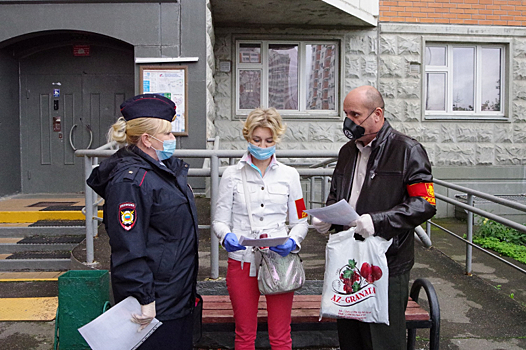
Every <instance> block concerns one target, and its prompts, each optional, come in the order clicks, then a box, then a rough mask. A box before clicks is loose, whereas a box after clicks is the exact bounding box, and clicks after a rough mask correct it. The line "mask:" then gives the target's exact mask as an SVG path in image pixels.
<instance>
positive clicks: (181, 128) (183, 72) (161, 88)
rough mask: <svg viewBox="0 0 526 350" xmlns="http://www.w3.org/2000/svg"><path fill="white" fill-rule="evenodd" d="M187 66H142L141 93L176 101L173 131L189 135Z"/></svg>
mask: <svg viewBox="0 0 526 350" xmlns="http://www.w3.org/2000/svg"><path fill="white" fill-rule="evenodd" d="M187 71H188V67H187V66H141V72H140V78H141V81H140V87H141V93H143V94H148V93H152V94H153V93H155V94H159V95H163V96H164V97H166V98H169V99H170V100H172V101H173V102H174V103H175V106H176V112H175V116H176V118H175V120H174V121H173V122H172V132H173V134H174V135H177V136H188V114H187V113H186V106H187V100H188V79H187Z"/></svg>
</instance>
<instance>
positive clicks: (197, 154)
mask: <svg viewBox="0 0 526 350" xmlns="http://www.w3.org/2000/svg"><path fill="white" fill-rule="evenodd" d="M218 140H219V139H218V138H216V139H215V140H209V141H212V142H213V141H215V142H214V148H213V149H212V150H210V149H201V150H176V151H175V153H174V156H175V157H178V158H203V159H206V158H208V159H210V167H209V168H208V167H203V168H191V169H189V172H188V176H189V177H210V201H211V203H215V202H216V199H217V196H218V189H219V180H220V176H221V174H222V173H223V171H224V169H225V167H221V166H220V159H225V158H226V159H228V164H233V163H234V160H235V159H237V158H241V157H242V155H243V154H244V153H245V151H244V150H220V149H218V148H219V142H218ZM113 147H115V144H107V145H104V146H102V147H99V148H97V149H94V150H78V151H76V152H75V154H76V155H77V156H78V157H84V166H85V178H86V179H87V178H88V177H89V175H90V174H91V171H92V169H93V168H94V167H95V166H97V165H98V158H99V157H109V156H111V155H112V154H113V153H114V152H115V151H116V149H112V148H113ZM276 155H277V156H278V157H279V158H280V159H284V158H309V159H313V158H325V159H327V160H326V161H323V162H321V163H318V164H315V165H311V166H310V167H299V168H296V169H297V170H298V172H299V174H300V176H302V177H304V178H305V177H308V178H309V181H310V205H309V207H311V206H312V204H321V205H323V203H324V199H325V198H327V194H328V182H329V178H330V177H331V176H332V173H333V170H334V169H333V168H330V167H328V165H329V164H331V163H333V162H334V161H335V159H337V157H338V150H334V151H329V150H278V151H277V152H276ZM292 165H293V164H292ZM320 178H321V190H320V200H319V201H315V200H314V197H315V190H314V188H315V181H316V179H320ZM434 183H435V185H439V186H443V187H445V188H447V189H452V190H455V191H459V192H462V193H466V194H467V198H468V199H467V204H465V203H462V202H460V201H457V200H455V199H452V198H449V197H447V196H443V195H441V194H438V193H436V191H435V196H436V199H438V200H442V201H444V202H446V203H448V204H452V205H455V206H458V207H460V208H463V209H465V210H466V211H467V212H468V216H467V239H464V238H462V237H460V236H459V235H457V234H455V233H454V232H451V231H449V230H447V229H446V228H444V227H441V226H439V225H437V224H436V223H434V222H432V221H431V220H429V221H428V222H427V224H426V230H425V231H424V230H423V229H422V228H421V227H420V226H419V227H417V228H415V233H416V234H417V236H418V237H419V238H420V240H421V241H422V243H423V244H424V245H425V246H427V247H429V246H430V245H431V240H430V237H431V226H435V227H438V228H439V229H442V230H443V231H445V232H447V233H449V234H451V235H453V236H454V237H456V238H458V239H459V240H461V241H463V242H464V243H465V244H466V273H467V274H471V271H472V268H471V266H472V259H473V255H472V247H475V248H476V249H480V250H481V251H483V252H485V253H487V254H489V255H491V256H493V257H494V258H496V259H498V260H500V261H503V262H504V263H506V264H508V265H511V266H512V267H514V268H516V269H518V270H519V271H521V272H523V273H526V271H525V270H524V269H522V268H520V267H519V266H516V265H514V264H512V263H510V262H508V261H507V260H504V259H502V258H501V257H499V256H497V255H496V254H493V253H492V252H490V251H487V250H485V249H483V248H481V247H479V246H477V245H475V244H474V243H473V224H474V217H473V214H477V215H480V216H483V217H485V218H488V219H491V220H494V221H496V222H499V223H501V224H504V225H506V226H509V227H512V228H514V229H516V230H519V231H521V232H526V226H524V225H521V224H518V223H516V222H514V221H511V220H508V219H506V218H503V217H500V216H498V215H495V214H492V213H489V212H487V211H484V210H482V209H479V208H476V207H474V203H473V197H474V196H477V197H480V198H484V199H487V200H489V201H492V202H494V203H497V204H499V205H504V206H506V207H510V208H513V209H517V210H520V211H524V212H526V205H523V204H520V203H517V202H514V201H510V200H507V199H504V198H499V197H496V196H493V195H490V194H486V193H483V192H479V191H475V190H472V189H470V188H467V187H462V186H458V185H455V184H452V183H448V182H445V181H441V180H438V179H434ZM85 197H86V209H85V215H86V264H87V265H90V264H93V263H94V247H93V238H94V237H95V236H96V235H97V232H98V222H99V221H101V220H102V219H101V218H99V217H98V215H97V208H98V204H99V203H100V200H99V199H98V196H97V194H96V193H95V192H94V191H93V190H92V189H91V188H90V187H89V186H87V185H86V186H85ZM210 214H211V222H212V218H213V217H214V214H215V208H214V206H213V205H212V206H211V213H210ZM209 228H210V225H199V229H209ZM210 237H211V245H210V246H211V248H210V267H211V273H210V277H211V278H212V279H216V278H218V277H219V242H218V239H217V237H216V235H215V234H214V233H213V232H212V231H210Z"/></svg>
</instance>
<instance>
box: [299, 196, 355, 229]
mask: <svg viewBox="0 0 526 350" xmlns="http://www.w3.org/2000/svg"><path fill="white" fill-rule="evenodd" d="M305 212H306V213H307V214H309V215H312V216H314V217H316V218H318V219H320V220H321V221H324V222H328V223H331V224H336V225H347V226H349V225H350V223H351V222H353V221H355V220H358V218H359V217H360V215H358V213H357V212H356V210H354V208H353V207H351V205H350V204H349V202H347V201H346V200H345V199H342V200H341V201H339V202H338V203H334V204H331V205H329V206H326V207H323V208H315V209H309V210H305Z"/></svg>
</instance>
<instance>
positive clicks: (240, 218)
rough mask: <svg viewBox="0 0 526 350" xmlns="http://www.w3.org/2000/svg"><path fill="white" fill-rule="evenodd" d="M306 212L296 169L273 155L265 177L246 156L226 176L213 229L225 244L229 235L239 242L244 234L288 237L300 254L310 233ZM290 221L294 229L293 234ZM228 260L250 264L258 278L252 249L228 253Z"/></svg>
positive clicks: (249, 235) (223, 177) (217, 204)
mask: <svg viewBox="0 0 526 350" xmlns="http://www.w3.org/2000/svg"><path fill="white" fill-rule="evenodd" d="M242 171H246V178H247V190H248V191H249V195H248V198H249V201H250V203H248V204H249V205H250V206H251V210H252V219H253V223H254V226H255V227H253V228H252V229H253V230H254V232H251V227H250V222H249V219H248V211H247V206H246V204H245V190H244V187H243V180H242V176H241V172H242ZM304 209H305V203H304V201H303V192H302V189H301V183H300V176H299V174H298V171H297V170H296V169H294V168H292V167H290V166H287V165H285V164H283V163H280V162H278V161H277V160H276V156H275V155H273V156H272V160H271V163H270V165H269V167H268V169H267V170H266V172H265V176H261V173H260V171H259V169H257V168H256V167H255V166H254V165H253V164H252V162H251V158H250V156H249V155H248V153H246V154H245V155H244V156H243V158H242V159H241V160H240V161H239V163H237V164H235V165H231V166H229V167H228V168H227V169H226V170H225V171H224V173H223V176H222V178H221V183H220V185H219V195H218V200H217V203H216V211H215V217H214V222H213V229H214V232H215V233H216V235H217V237H218V238H219V240H220V242H223V240H224V238H225V236H226V234H227V233H229V232H232V233H234V234H235V235H236V236H237V238H238V239H239V238H240V237H241V235H244V236H246V237H250V238H252V237H255V236H256V235H259V234H260V233H266V234H267V235H268V237H285V236H287V235H288V236H289V237H290V238H292V239H293V240H294V241H295V242H296V246H297V248H296V249H295V250H293V251H292V252H293V253H297V252H298V251H299V250H300V248H301V242H302V241H303V239H304V238H305V236H306V235H307V231H308V223H307V214H306V213H304V212H303V210H304ZM286 222H288V224H289V225H290V227H291V229H290V232H289V230H288V228H287V225H286ZM228 257H229V258H231V259H234V260H238V261H241V262H242V263H245V262H248V263H250V264H251V266H250V267H251V269H250V275H251V276H255V266H254V265H255V264H254V261H255V260H254V258H255V257H254V252H253V251H252V249H251V247H247V249H246V250H238V251H235V252H231V253H228Z"/></svg>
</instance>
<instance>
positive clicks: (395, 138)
mask: <svg viewBox="0 0 526 350" xmlns="http://www.w3.org/2000/svg"><path fill="white" fill-rule="evenodd" d="M371 147H372V150H371V155H370V157H369V160H368V163H367V171H366V178H365V181H364V183H363V187H362V189H361V191H360V195H359V197H358V200H357V202H356V208H355V209H356V211H357V212H358V214H360V215H361V214H370V215H371V217H372V220H373V224H374V230H375V234H374V235H375V236H380V237H383V238H385V239H387V240H389V239H391V238H392V239H393V243H392V244H391V246H390V247H389V250H388V251H387V253H386V256H387V264H388V267H389V274H390V275H392V276H395V275H399V274H402V273H405V272H407V271H409V270H410V269H411V267H412V266H413V264H414V228H415V227H416V226H418V225H420V224H422V223H423V222H425V221H426V220H428V219H430V218H432V217H433V215H435V212H436V208H435V196H434V191H433V184H432V182H433V176H432V175H431V165H430V163H429V159H428V157H427V153H426V151H425V150H424V148H423V147H422V145H421V144H420V143H418V142H417V141H416V140H414V139H412V138H410V137H408V136H405V135H403V134H401V133H399V132H398V131H396V130H394V129H393V128H392V127H391V125H390V124H389V122H388V121H387V120H385V122H384V125H383V126H382V128H381V130H380V131H379V132H378V134H377V136H376V139H375V140H374V141H372V145H371ZM358 152H359V150H358V148H357V147H356V144H355V142H354V141H350V142H348V143H346V144H345V145H344V146H343V147H342V148H341V150H340V152H339V156H338V162H337V164H336V168H335V170H334V174H333V177H332V183H331V190H330V193H329V196H328V198H327V205H330V204H334V203H336V202H338V201H339V200H341V199H345V200H347V201H348V200H349V198H350V194H351V189H352V185H353V184H352V181H353V178H354V171H355V168H356V161H357V156H358ZM332 228H335V229H336V231H341V230H343V229H344V227H342V226H337V225H333V227H332Z"/></svg>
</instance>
